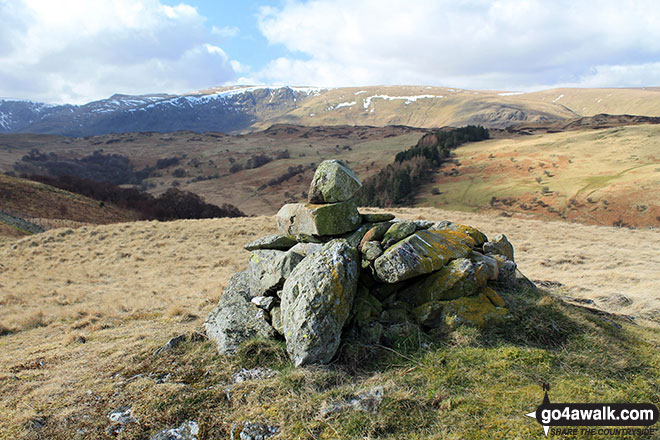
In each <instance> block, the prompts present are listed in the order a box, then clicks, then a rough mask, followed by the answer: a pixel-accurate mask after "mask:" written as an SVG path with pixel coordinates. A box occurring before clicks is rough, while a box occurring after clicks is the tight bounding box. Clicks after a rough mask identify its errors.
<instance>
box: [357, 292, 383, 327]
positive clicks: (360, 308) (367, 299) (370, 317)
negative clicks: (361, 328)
mask: <svg viewBox="0 0 660 440" xmlns="http://www.w3.org/2000/svg"><path fill="white" fill-rule="evenodd" d="M382 311H383V305H382V304H381V303H380V301H378V299H376V297H374V296H373V295H371V294H370V293H369V290H368V289H366V288H364V287H360V288H358V291H357V294H356V296H355V300H354V301H353V309H352V312H351V319H352V320H353V321H354V322H356V323H367V322H370V321H374V320H376V319H378V317H379V316H380V314H381V312H382Z"/></svg>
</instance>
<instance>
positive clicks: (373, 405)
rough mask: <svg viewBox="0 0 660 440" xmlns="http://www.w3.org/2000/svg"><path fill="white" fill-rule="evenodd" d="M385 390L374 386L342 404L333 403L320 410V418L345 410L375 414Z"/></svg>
mask: <svg viewBox="0 0 660 440" xmlns="http://www.w3.org/2000/svg"><path fill="white" fill-rule="evenodd" d="M384 395H385V389H384V388H383V387H382V386H380V385H379V386H376V387H374V388H372V389H370V390H367V391H363V392H361V393H360V394H358V395H357V396H356V397H353V398H352V399H349V400H345V401H343V402H335V403H332V404H330V405H327V406H326V407H324V408H322V409H321V415H322V416H328V415H331V414H334V413H337V412H340V411H343V410H345V409H353V410H357V411H364V412H368V413H372V414H375V413H376V412H377V411H378V408H379V407H380V404H381V402H382V401H383V396H384Z"/></svg>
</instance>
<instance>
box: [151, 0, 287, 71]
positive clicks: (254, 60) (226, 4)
mask: <svg viewBox="0 0 660 440" xmlns="http://www.w3.org/2000/svg"><path fill="white" fill-rule="evenodd" d="M163 3H164V4H167V5H170V6H174V5H177V4H179V3H181V2H180V1H172V0H169V1H164V2H163ZM186 3H188V4H190V5H192V6H194V7H196V8H197V10H198V11H199V13H200V15H202V16H203V17H205V18H206V24H207V26H208V27H209V28H211V29H213V27H215V28H216V29H218V30H219V31H220V32H219V33H218V34H217V36H218V42H219V45H220V46H221V47H222V48H223V50H224V51H225V52H226V53H227V54H228V55H229V56H230V57H233V58H236V59H240V62H241V63H245V64H247V65H249V66H250V67H251V68H252V69H254V70H261V69H263V68H264V67H265V66H266V64H267V62H268V61H269V60H270V59H273V58H278V57H282V56H285V55H286V54H287V51H286V49H285V48H284V47H283V46H282V45H269V44H268V40H267V39H266V37H264V35H263V34H262V33H261V32H260V31H259V27H258V16H259V9H260V8H261V7H263V6H276V7H279V6H281V5H282V4H284V2H282V1H276V2H272V1H271V2H268V1H251V0H242V1H209V0H207V1H187V2H186ZM234 33H235V34H234Z"/></svg>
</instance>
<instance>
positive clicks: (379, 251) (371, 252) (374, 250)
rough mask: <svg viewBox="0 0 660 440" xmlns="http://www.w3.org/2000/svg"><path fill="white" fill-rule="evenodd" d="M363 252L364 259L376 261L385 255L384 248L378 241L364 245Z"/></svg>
mask: <svg viewBox="0 0 660 440" xmlns="http://www.w3.org/2000/svg"><path fill="white" fill-rule="evenodd" d="M361 252H362V256H363V258H364V259H366V260H369V261H374V260H375V259H376V258H378V257H380V256H381V255H383V248H382V247H381V246H380V243H379V242H377V241H368V242H366V243H365V244H363V245H362V250H361Z"/></svg>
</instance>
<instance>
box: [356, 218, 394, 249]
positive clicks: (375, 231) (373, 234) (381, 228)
mask: <svg viewBox="0 0 660 440" xmlns="http://www.w3.org/2000/svg"><path fill="white" fill-rule="evenodd" d="M390 226H392V223H391V222H383V223H376V224H372V225H370V227H369V230H368V231H367V233H366V234H364V236H363V237H362V240H360V244H359V245H358V249H362V246H364V243H366V242H368V241H381V240H382V239H383V237H384V236H385V233H386V232H387V230H388V229H390Z"/></svg>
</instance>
